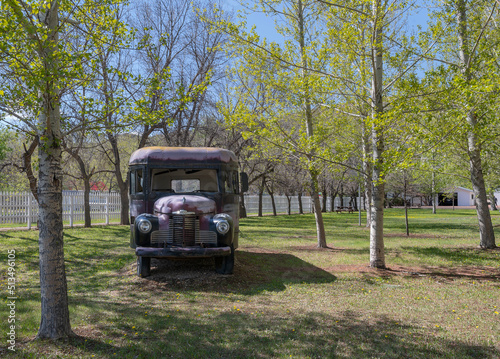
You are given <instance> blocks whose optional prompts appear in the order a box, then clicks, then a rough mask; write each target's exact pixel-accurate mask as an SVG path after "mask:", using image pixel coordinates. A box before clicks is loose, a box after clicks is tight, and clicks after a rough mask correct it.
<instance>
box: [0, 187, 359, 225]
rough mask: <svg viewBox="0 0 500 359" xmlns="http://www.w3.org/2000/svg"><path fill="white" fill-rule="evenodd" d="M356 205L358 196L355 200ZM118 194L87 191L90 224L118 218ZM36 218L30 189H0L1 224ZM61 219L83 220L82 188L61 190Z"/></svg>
mask: <svg viewBox="0 0 500 359" xmlns="http://www.w3.org/2000/svg"><path fill="white" fill-rule="evenodd" d="M274 201H275V204H276V212H277V213H287V210H288V200H287V198H286V196H274ZM357 201H358V206H359V198H358V199H357ZM330 203H331V201H330V198H328V200H327V206H326V208H327V210H328V211H329V210H330V208H331V205H330ZM348 203H349V198H347V197H345V198H344V206H347V205H348ZM337 206H340V198H336V199H335V205H334V207H337ZM245 207H246V210H247V214H249V215H252V214H257V213H258V212H259V196H256V195H245ZM312 207H313V206H312V200H311V197H309V196H302V209H303V212H304V213H311V212H312ZM120 208H121V201H120V194H119V193H117V192H98V191H92V192H91V193H90V217H91V219H92V223H93V224H96V223H103V224H109V223H110V222H111V221H119V219H120ZM262 212H263V213H265V214H269V213H273V207H272V202H271V196H269V195H264V196H263V197H262ZM291 213H299V200H298V197H297V196H293V197H292V198H291ZM37 219H38V204H37V202H36V200H35V198H34V197H33V195H32V194H31V192H21V193H13V192H0V224H12V225H13V226H15V227H20V226H21V225H23V226H24V225H25V226H26V227H27V228H31V227H32V225H34V224H36V222H37ZM63 221H65V223H66V224H69V225H70V226H73V225H74V224H76V223H77V222H83V221H84V202H83V191H63Z"/></svg>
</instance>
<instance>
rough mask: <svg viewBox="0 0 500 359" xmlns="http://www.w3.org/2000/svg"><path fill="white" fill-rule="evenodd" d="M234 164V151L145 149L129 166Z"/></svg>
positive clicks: (189, 148) (141, 150) (131, 157)
mask: <svg viewBox="0 0 500 359" xmlns="http://www.w3.org/2000/svg"><path fill="white" fill-rule="evenodd" d="M193 162H194V163H228V164H230V163H234V164H237V162H238V160H237V159H236V156H235V154H234V153H233V152H232V151H229V150H225V149H222V148H213V147H144V148H140V149H138V150H137V151H135V152H134V153H132V156H130V161H129V166H132V165H138V164H155V165H161V164H167V163H193Z"/></svg>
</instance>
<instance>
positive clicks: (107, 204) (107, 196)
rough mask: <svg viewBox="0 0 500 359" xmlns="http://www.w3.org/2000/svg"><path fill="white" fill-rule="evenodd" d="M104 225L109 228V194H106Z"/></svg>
mask: <svg viewBox="0 0 500 359" xmlns="http://www.w3.org/2000/svg"><path fill="white" fill-rule="evenodd" d="M106 225H107V226H109V193H106Z"/></svg>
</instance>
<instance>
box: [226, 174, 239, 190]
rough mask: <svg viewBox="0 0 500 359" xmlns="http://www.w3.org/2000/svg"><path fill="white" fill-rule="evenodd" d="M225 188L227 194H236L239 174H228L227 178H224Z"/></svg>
mask: <svg viewBox="0 0 500 359" xmlns="http://www.w3.org/2000/svg"><path fill="white" fill-rule="evenodd" d="M224 187H225V188H224V190H225V193H231V194H233V193H236V191H237V188H238V173H237V172H229V173H227V174H226V177H225V178H224Z"/></svg>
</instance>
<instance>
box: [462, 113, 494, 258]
mask: <svg viewBox="0 0 500 359" xmlns="http://www.w3.org/2000/svg"><path fill="white" fill-rule="evenodd" d="M475 117H476V116H475V114H474V113H472V112H469V114H468V115H467V122H468V123H469V125H471V127H472V128H474V125H476V118H475ZM468 140H469V146H468V149H469V158H470V176H471V181H472V189H473V190H474V199H475V201H476V210H477V219H478V221H479V238H480V242H479V245H480V247H481V248H484V249H492V248H496V243H495V233H494V232H493V224H492V222H491V214H490V209H489V207H488V199H487V196H486V186H485V184H484V177H483V170H482V164H481V150H480V148H479V144H478V143H477V141H476V138H475V134H474V131H470V132H469V134H468Z"/></svg>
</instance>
